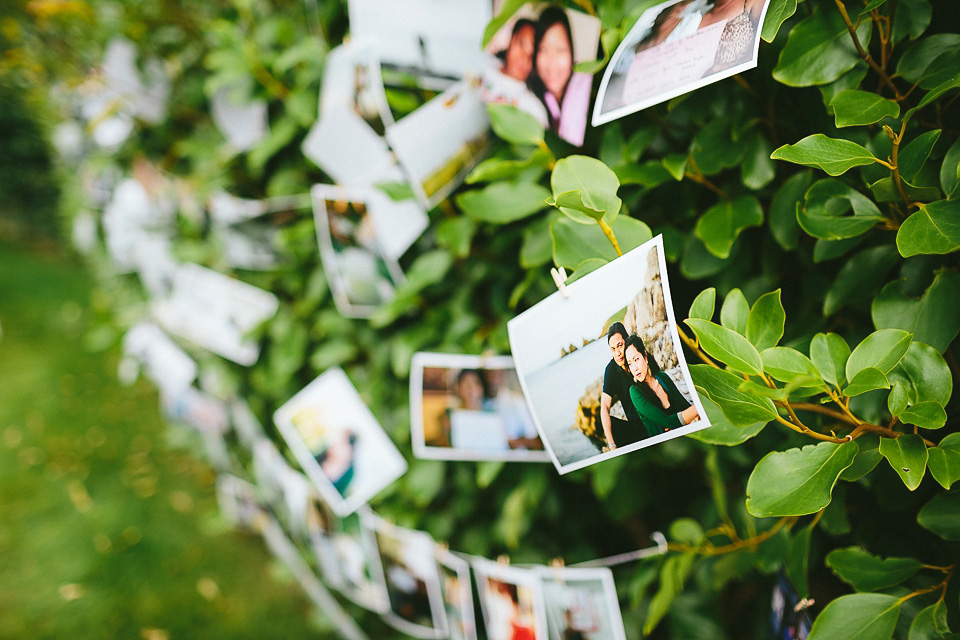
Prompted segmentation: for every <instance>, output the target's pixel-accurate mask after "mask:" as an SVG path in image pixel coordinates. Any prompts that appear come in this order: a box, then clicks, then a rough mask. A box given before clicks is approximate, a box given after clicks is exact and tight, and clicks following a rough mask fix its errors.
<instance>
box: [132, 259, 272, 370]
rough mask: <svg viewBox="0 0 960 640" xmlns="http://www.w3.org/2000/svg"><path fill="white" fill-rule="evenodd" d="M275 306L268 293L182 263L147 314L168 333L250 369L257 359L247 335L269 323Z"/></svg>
mask: <svg viewBox="0 0 960 640" xmlns="http://www.w3.org/2000/svg"><path fill="white" fill-rule="evenodd" d="M279 305H280V302H279V301H278V300H277V297H276V296H275V295H273V294H272V293H270V292H269V291H264V290H263V289H260V288H258V287H255V286H253V285H251V284H247V283H246V282H243V281H241V280H238V279H236V278H231V277H230V276H227V275H224V274H222V273H219V272H217V271H214V270H213V269H208V268H206V267H201V266H200V265H196V264H189V263H187V264H181V265H179V266H178V267H177V270H176V272H175V273H174V276H173V287H172V291H171V293H170V295H169V296H167V297H165V298H162V299H157V300H154V301H153V302H152V303H151V305H150V311H151V312H152V314H153V316H154V318H156V320H157V322H158V323H160V325H162V326H163V327H164V328H165V329H167V330H168V331H170V332H171V333H173V334H175V335H178V336H180V337H181V338H184V339H185V340H189V341H190V342H193V343H194V344H196V345H197V346H200V347H203V348H204V349H207V350H208V351H210V352H212V353H215V354H217V355H219V356H222V357H224V358H226V359H227V360H230V361H231V362H236V363H237V364H241V365H245V366H249V365H252V364H253V363H255V362H256V361H257V358H258V357H259V356H260V344H259V343H258V342H257V341H256V340H254V339H252V338H251V337H249V334H250V332H251V331H253V330H254V329H256V328H257V327H258V326H260V325H261V324H262V323H263V322H265V321H267V320H269V319H270V318H272V317H273V316H274V315H275V314H276V313H277V309H278V308H279Z"/></svg>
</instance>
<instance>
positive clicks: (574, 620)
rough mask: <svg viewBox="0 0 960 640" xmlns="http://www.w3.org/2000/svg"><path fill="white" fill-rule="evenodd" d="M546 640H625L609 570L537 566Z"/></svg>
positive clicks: (614, 588)
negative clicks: (541, 593) (541, 592)
mask: <svg viewBox="0 0 960 640" xmlns="http://www.w3.org/2000/svg"><path fill="white" fill-rule="evenodd" d="M540 577H541V579H542V581H543V599H544V602H545V603H546V609H547V626H548V627H549V630H550V640H567V639H569V638H590V640H626V634H625V633H624V630H623V617H622V616H621V614H620V601H619V600H618V599H617V587H616V585H615V584H614V582H613V574H612V573H611V572H610V569H607V568H597V569H592V568H591V569H587V568H572V567H571V568H563V567H558V568H553V567H541V568H540Z"/></svg>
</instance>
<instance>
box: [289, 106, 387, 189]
mask: <svg viewBox="0 0 960 640" xmlns="http://www.w3.org/2000/svg"><path fill="white" fill-rule="evenodd" d="M300 149H301V151H303V155H305V156H306V157H307V158H308V159H309V160H310V161H311V162H313V163H314V164H316V165H317V166H318V167H320V168H321V169H322V170H323V172H324V173H326V174H327V175H328V176H330V178H331V179H332V180H333V181H334V182H336V183H337V184H342V185H347V186H360V187H369V186H372V185H375V184H377V183H380V182H397V181H400V180H402V179H403V174H402V172H401V171H400V168H399V167H398V166H397V162H396V159H395V158H394V155H393V153H392V152H391V151H390V147H389V145H387V141H386V140H385V139H384V138H383V136H382V135H380V134H378V133H377V132H376V131H375V130H374V129H373V128H372V127H371V126H370V124H369V123H368V122H367V121H366V120H364V118H363V116H361V115H360V114H359V113H357V112H356V111H354V110H353V109H352V108H349V107H345V106H342V105H341V106H337V105H334V106H332V107H331V108H329V109H327V110H325V111H323V112H322V113H321V114H320V117H319V118H317V121H316V122H314V123H313V126H312V127H310V131H308V132H307V136H306V137H305V138H304V139H303V143H302V144H301V146H300Z"/></svg>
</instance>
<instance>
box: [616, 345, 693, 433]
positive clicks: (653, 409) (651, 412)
mask: <svg viewBox="0 0 960 640" xmlns="http://www.w3.org/2000/svg"><path fill="white" fill-rule="evenodd" d="M624 355H625V357H626V361H627V366H628V367H629V369H630V374H631V375H632V376H633V384H632V385H631V386H630V400H631V401H632V402H633V406H634V408H636V410H637V413H638V414H639V415H640V419H641V420H643V424H644V426H645V427H646V428H647V433H648V434H649V435H650V436H655V435H659V434H661V433H664V432H666V431H669V430H670V429H675V428H677V427H682V426H684V425H688V424H690V423H691V422H693V421H695V420H697V419H699V418H700V414H699V413H698V412H697V408H696V407H695V406H693V405H692V404H690V402H689V401H688V400H687V399H686V398H684V397H683V394H681V393H680V390H679V389H677V385H676V384H674V382H673V380H672V379H671V378H670V376H669V375H667V374H666V373H665V372H664V371H661V370H660V367H659V366H658V365H657V364H656V361H655V360H653V358H651V357H650V354H649V353H648V352H647V349H646V347H644V345H643V340H641V339H640V336H638V335H636V334H633V335H631V336H630V337H629V338H627V343H626V347H625V348H624Z"/></svg>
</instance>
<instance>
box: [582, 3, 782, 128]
mask: <svg viewBox="0 0 960 640" xmlns="http://www.w3.org/2000/svg"><path fill="white" fill-rule="evenodd" d="M769 2H770V0H713V1H711V0H668V1H667V2H664V3H662V4H658V5H656V6H655V7H651V8H649V9H647V10H646V11H644V12H643V13H642V14H641V15H640V17H639V18H638V19H637V22H636V23H635V24H634V25H633V28H632V29H630V32H629V33H627V36H626V38H624V39H623V41H622V42H621V43H620V46H618V47H617V50H616V51H615V52H614V54H613V57H612V58H611V59H610V63H609V64H608V65H607V68H606V70H605V71H604V73H603V78H602V80H601V81H600V90H599V92H598V94H597V100H596V102H595V103H594V107H593V119H592V124H593V126H597V125H600V124H603V123H605V122H610V121H611V120H615V119H617V118H621V117H623V116H625V115H628V114H631V113H635V112H637V111H640V110H641V109H646V108H647V107H650V106H653V105H655V104H659V103H661V102H665V101H666V100H669V99H671V98H675V97H676V96H679V95H681V94H684V93H688V92H690V91H693V90H694V89H699V88H700V87H703V86H705V85H708V84H710V83H713V82H717V81H718V80H722V79H724V78H728V77H730V76H732V75H735V74H738V73H740V72H742V71H746V70H747V69H752V68H754V67H755V66H757V52H758V51H759V49H760V27H761V25H762V24H763V16H764V14H766V12H767V5H768V4H769Z"/></svg>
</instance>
